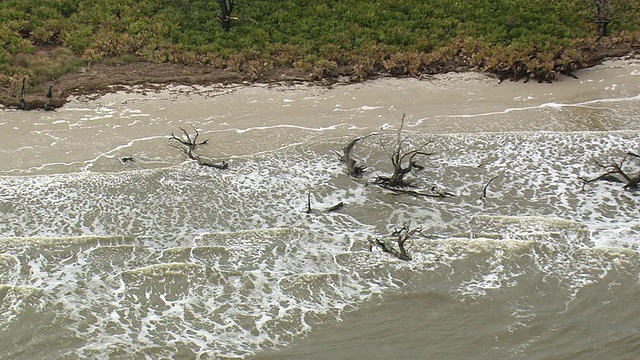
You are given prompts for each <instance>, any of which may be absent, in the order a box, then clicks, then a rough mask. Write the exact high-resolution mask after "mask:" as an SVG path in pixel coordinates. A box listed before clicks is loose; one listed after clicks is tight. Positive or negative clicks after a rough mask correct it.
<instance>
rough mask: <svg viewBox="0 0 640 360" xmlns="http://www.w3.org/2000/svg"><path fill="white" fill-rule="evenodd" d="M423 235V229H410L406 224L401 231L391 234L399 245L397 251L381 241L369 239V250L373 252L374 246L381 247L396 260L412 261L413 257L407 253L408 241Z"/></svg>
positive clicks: (397, 230)
mask: <svg viewBox="0 0 640 360" xmlns="http://www.w3.org/2000/svg"><path fill="white" fill-rule="evenodd" d="M416 233H417V234H422V228H421V227H419V228H413V229H412V228H410V227H409V224H407V223H404V224H403V225H402V227H401V228H400V229H394V230H393V232H391V236H392V237H393V242H394V243H395V244H396V245H397V249H396V248H395V247H394V246H393V245H391V244H389V243H387V242H385V241H383V240H380V239H377V238H376V239H369V250H373V247H374V246H377V247H379V248H380V249H381V250H382V251H383V252H386V253H389V254H391V255H393V256H395V257H396V258H398V259H400V260H404V261H409V260H411V256H410V255H409V252H408V251H407V247H406V245H408V243H407V241H408V240H409V239H410V238H411V237H412V236H413V235H415V234H416Z"/></svg>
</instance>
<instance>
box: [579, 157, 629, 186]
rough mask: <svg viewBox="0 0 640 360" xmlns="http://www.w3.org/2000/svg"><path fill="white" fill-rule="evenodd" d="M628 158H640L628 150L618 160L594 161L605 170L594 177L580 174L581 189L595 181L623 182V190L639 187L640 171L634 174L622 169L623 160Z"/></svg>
mask: <svg viewBox="0 0 640 360" xmlns="http://www.w3.org/2000/svg"><path fill="white" fill-rule="evenodd" d="M630 158H640V155H638V154H636V153H633V152H631V151H629V152H627V154H626V155H625V156H624V157H623V158H622V160H620V162H617V163H616V162H611V163H610V164H608V165H605V164H602V163H600V162H596V164H597V165H598V166H599V167H600V168H602V169H605V170H606V171H605V172H604V173H602V174H600V175H599V176H596V177H594V178H587V177H584V176H580V177H579V179H580V180H581V181H582V189H583V190H584V187H585V186H586V185H587V184H590V183H592V182H595V181H610V182H617V183H622V184H625V185H624V186H623V189H625V190H637V189H638V188H639V187H640V171H638V173H637V174H636V175H635V176H634V175H632V174H630V173H629V172H628V171H626V170H623V167H624V165H625V162H626V161H627V160H628V159H630Z"/></svg>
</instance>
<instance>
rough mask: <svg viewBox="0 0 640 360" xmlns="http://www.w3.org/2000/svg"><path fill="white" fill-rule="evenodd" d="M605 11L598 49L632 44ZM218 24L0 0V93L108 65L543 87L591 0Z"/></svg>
mask: <svg viewBox="0 0 640 360" xmlns="http://www.w3.org/2000/svg"><path fill="white" fill-rule="evenodd" d="M608 10H609V12H608V13H609V14H610V17H611V23H610V24H609V30H610V33H611V35H612V39H613V40H611V39H609V40H607V41H608V42H609V43H612V42H624V43H627V44H630V43H634V44H635V43H637V41H638V34H639V33H640V21H638V19H640V2H639V1H637V0H610V1H609V2H608ZM218 14H219V6H218V1H214V0H209V1H205V0H144V1H137V0H136V1H134V0H28V1H27V0H3V1H2V2H0V43H1V44H2V47H1V48H0V86H9V85H11V84H14V85H15V84H16V83H18V82H21V79H22V78H23V77H24V76H26V77H27V78H28V79H29V82H30V83H31V84H32V85H35V84H37V83H41V82H43V81H46V80H52V79H55V78H56V77H58V76H60V75H61V74H63V73H65V72H68V71H72V70H73V69H74V68H77V67H78V65H79V64H80V62H81V61H82V62H97V61H101V60H104V59H110V58H120V59H129V61H131V59H142V60H147V61H153V62H174V63H181V64H186V65H195V64H200V65H210V66H213V67H218V68H225V69H229V70H232V71H239V72H242V73H244V74H247V75H248V76H250V77H251V78H253V79H260V78H261V77H262V76H263V75H264V74H265V73H266V72H267V71H270V70H271V69H277V68H283V67H286V68H296V69H298V70H300V71H302V72H303V73H305V74H310V75H311V77H313V78H322V77H331V76H337V75H349V76H352V77H354V76H355V77H356V78H359V79H364V78H367V77H369V76H372V75H375V74H378V73H380V72H388V73H391V74H393V75H413V76H415V75H419V74H423V73H433V72H439V71H444V70H451V69H454V68H459V67H468V68H476V69H479V70H482V71H488V72H493V73H496V74H498V75H500V76H502V77H505V78H507V77H512V78H521V77H527V78H528V77H530V76H531V77H534V78H537V79H539V80H551V79H553V78H555V77H556V76H557V73H559V72H560V73H562V72H564V73H570V72H571V70H572V69H575V68H579V67H581V66H582V65H583V63H584V62H585V59H586V57H587V56H588V55H589V52H590V51H593V50H594V49H595V48H596V45H597V44H596V24H595V22H594V21H595V17H596V5H595V1H594V0H562V1H555V0H439V1H437V0H419V1H418V0H378V1H370V0H314V1H308V0H237V1H236V6H235V10H234V14H233V15H234V16H236V17H237V19H236V20H234V21H233V24H232V27H231V30H230V31H228V32H224V31H223V29H222V26H221V22H220V19H219V17H218ZM57 47H62V48H64V49H69V50H70V51H71V52H69V51H66V50H55V51H53V53H51V50H52V49H55V48H57ZM47 64H49V66H47ZM48 67H49V68H48Z"/></svg>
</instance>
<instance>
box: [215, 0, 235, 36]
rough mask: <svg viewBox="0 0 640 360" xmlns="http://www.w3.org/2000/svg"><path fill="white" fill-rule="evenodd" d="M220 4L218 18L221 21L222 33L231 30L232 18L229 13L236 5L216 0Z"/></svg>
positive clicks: (228, 0)
mask: <svg viewBox="0 0 640 360" xmlns="http://www.w3.org/2000/svg"><path fill="white" fill-rule="evenodd" d="M218 2H219V3H220V15H218V17H219V18H220V20H222V29H223V30H224V31H229V30H230V29H231V20H233V19H234V18H232V17H231V13H232V12H233V9H234V7H235V5H236V2H235V1H234V0H218Z"/></svg>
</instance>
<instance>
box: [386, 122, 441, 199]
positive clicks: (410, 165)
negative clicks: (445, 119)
mask: <svg viewBox="0 0 640 360" xmlns="http://www.w3.org/2000/svg"><path fill="white" fill-rule="evenodd" d="M404 119H405V114H402V120H401V122H400V128H399V129H398V134H397V137H396V143H395V148H394V150H393V152H392V153H391V155H390V157H391V164H392V165H393V174H392V175H391V176H389V177H387V176H378V178H377V179H376V181H375V183H376V184H378V185H380V186H382V187H385V188H394V189H397V188H405V187H410V186H411V182H410V181H407V180H405V179H404V177H405V176H406V175H407V174H409V173H410V172H411V170H413V169H423V168H424V167H423V166H421V165H418V164H417V161H416V160H415V158H416V156H418V155H424V156H430V155H432V154H431V153H427V152H424V151H423V149H424V148H425V147H426V146H427V145H428V144H429V143H430V141H428V142H426V143H424V144H422V145H420V146H418V147H416V148H414V149H411V150H408V151H405V150H404V149H403V147H404V143H405V142H406V141H407V140H408V138H407V137H403V136H402V129H403V127H404Z"/></svg>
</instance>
